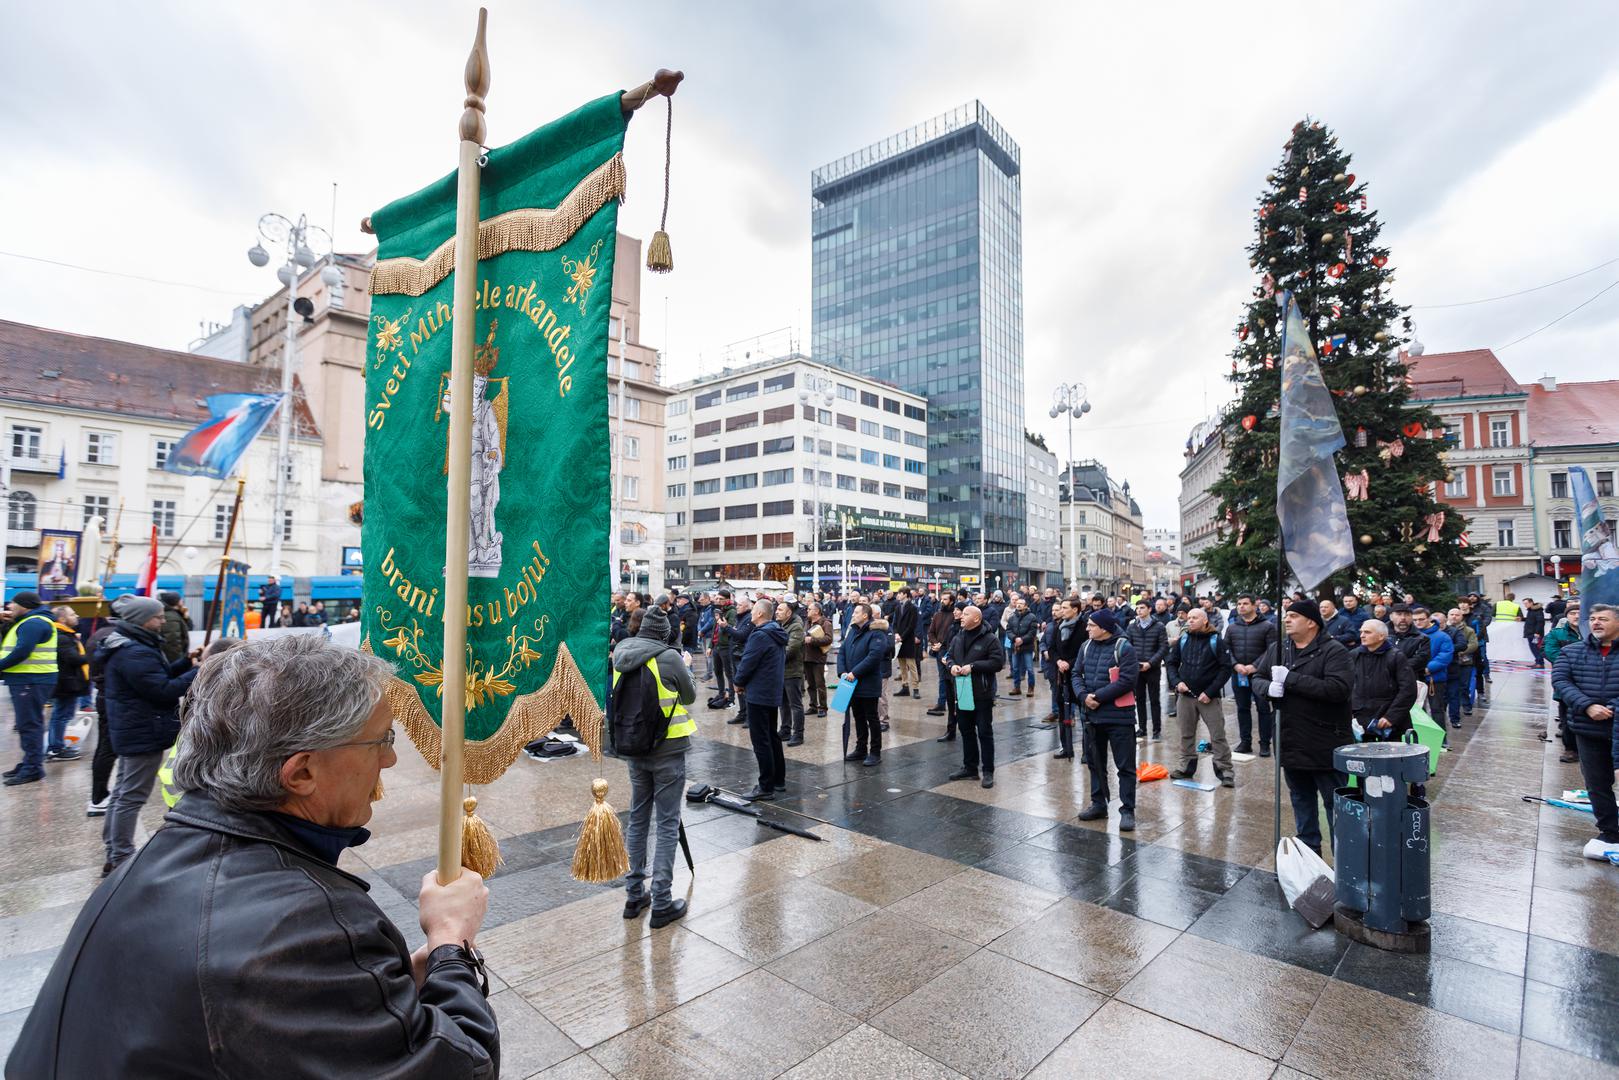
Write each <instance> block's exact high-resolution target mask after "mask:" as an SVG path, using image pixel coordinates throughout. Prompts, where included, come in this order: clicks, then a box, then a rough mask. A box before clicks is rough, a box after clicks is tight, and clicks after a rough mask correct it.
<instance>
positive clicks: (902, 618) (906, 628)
mask: <svg viewBox="0 0 1619 1080" xmlns="http://www.w3.org/2000/svg"><path fill="white" fill-rule="evenodd" d="M890 621H891V622H892V623H893V625H894V631H893V632H894V633H895V634H896V635H897V636H898V637H899V655H900V659H902V660H916V659H918V658H920V657H921V655H922V641H921V635H920V634H919V633H918V627H919V626H920V624H921V617H920V615H919V614H918V613H917V610H916V605H915V604H913V603H911V602H910V601H909V600H907V601H905V602H904V603H903V604H900V605H899V606H898V607H896V608H895V609H894V616H893V618H892V619H891V620H890Z"/></svg>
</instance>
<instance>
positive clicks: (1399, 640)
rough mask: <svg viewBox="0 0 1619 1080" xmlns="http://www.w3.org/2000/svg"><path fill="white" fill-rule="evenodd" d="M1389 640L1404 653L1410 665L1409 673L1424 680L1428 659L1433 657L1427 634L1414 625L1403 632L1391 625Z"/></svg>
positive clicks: (1425, 678) (1426, 674)
mask: <svg viewBox="0 0 1619 1080" xmlns="http://www.w3.org/2000/svg"><path fill="white" fill-rule="evenodd" d="M1389 640H1390V641H1392V642H1394V645H1395V647H1396V648H1398V649H1399V650H1400V651H1401V652H1402V653H1404V654H1405V659H1406V662H1407V663H1409V664H1410V665H1411V673H1412V674H1413V675H1415V676H1416V677H1417V679H1419V680H1420V681H1423V682H1426V681H1427V679H1428V661H1429V660H1432V659H1433V645H1432V644H1430V643H1429V641H1428V635H1427V634H1424V633H1423V632H1422V631H1421V630H1418V629H1417V628H1416V627H1414V626H1413V627H1411V628H1410V629H1409V630H1407V631H1406V632H1405V633H1403V634H1402V633H1400V632H1399V631H1398V630H1396V629H1394V628H1393V627H1392V626H1391V627H1389Z"/></svg>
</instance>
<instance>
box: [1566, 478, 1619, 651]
mask: <svg viewBox="0 0 1619 1080" xmlns="http://www.w3.org/2000/svg"><path fill="white" fill-rule="evenodd" d="M1568 484H1569V491H1570V493H1571V494H1572V495H1573V496H1574V512H1575V514H1577V515H1578V516H1579V522H1580V551H1581V555H1580V599H1581V600H1583V601H1584V603H1582V604H1581V605H1580V625H1579V628H1578V629H1579V631H1580V633H1581V634H1582V635H1584V634H1586V633H1587V632H1588V630H1587V623H1586V621H1585V614H1586V612H1588V611H1590V610H1591V608H1592V606H1593V605H1595V604H1612V605H1614V606H1616V607H1619V543H1616V542H1615V540H1614V535H1613V522H1611V521H1609V520H1608V515H1607V514H1606V513H1605V512H1604V511H1603V509H1602V504H1601V503H1600V502H1598V501H1597V494H1596V488H1595V487H1593V486H1592V484H1591V474H1590V473H1588V472H1586V471H1585V469H1584V468H1583V467H1582V466H1579V465H1571V466H1569V470H1568Z"/></svg>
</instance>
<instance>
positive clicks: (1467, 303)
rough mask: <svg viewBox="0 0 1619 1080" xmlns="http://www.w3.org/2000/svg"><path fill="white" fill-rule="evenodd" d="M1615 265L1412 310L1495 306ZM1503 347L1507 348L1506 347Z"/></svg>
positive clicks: (1616, 260) (1611, 261) (1617, 260)
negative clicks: (1540, 283) (1506, 290)
mask: <svg viewBox="0 0 1619 1080" xmlns="http://www.w3.org/2000/svg"><path fill="white" fill-rule="evenodd" d="M1614 263H1619V257H1616V258H1612V259H1609V260H1608V261H1606V262H1600V263H1597V264H1596V265H1595V266H1593V267H1590V268H1589V269H1586V270H1581V271H1580V272H1579V273H1577V274H1570V275H1568V276H1567V277H1561V278H1558V279H1557V280H1556V281H1548V282H1546V284H1544V285H1534V286H1531V287H1530V288H1527V289H1519V290H1518V291H1517V292H1509V293H1502V294H1501V295H1500V296H1486V297H1483V298H1482V299H1479V300H1458V301H1457V302H1456V303H1453V304H1412V305H1411V310H1412V311H1439V310H1441V309H1443V308H1459V307H1472V306H1474V305H1475V304H1493V303H1495V302H1496V301H1497V300H1511V299H1512V298H1513V297H1515V296H1528V295H1529V294H1530V293H1533V292H1540V291H1541V290H1542V289H1549V288H1551V287H1552V286H1554V285H1561V284H1563V283H1564V282H1565V281H1573V280H1574V279H1575V278H1582V277H1584V276H1585V275H1587V274H1594V273H1596V272H1597V271H1598V270H1601V269H1602V268H1604V267H1607V266H1612V265H1613V264H1614ZM1502 347H1503V348H1505V346H1502Z"/></svg>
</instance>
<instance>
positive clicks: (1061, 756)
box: [1051, 750, 1074, 761]
mask: <svg viewBox="0 0 1619 1080" xmlns="http://www.w3.org/2000/svg"><path fill="white" fill-rule="evenodd" d="M1051 756H1052V757H1054V758H1056V759H1057V760H1058V761H1062V760H1065V759H1067V758H1071V757H1073V756H1074V752H1073V751H1072V750H1058V751H1057V752H1056V753H1055V754H1052V755H1051Z"/></svg>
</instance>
